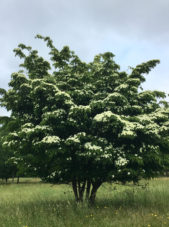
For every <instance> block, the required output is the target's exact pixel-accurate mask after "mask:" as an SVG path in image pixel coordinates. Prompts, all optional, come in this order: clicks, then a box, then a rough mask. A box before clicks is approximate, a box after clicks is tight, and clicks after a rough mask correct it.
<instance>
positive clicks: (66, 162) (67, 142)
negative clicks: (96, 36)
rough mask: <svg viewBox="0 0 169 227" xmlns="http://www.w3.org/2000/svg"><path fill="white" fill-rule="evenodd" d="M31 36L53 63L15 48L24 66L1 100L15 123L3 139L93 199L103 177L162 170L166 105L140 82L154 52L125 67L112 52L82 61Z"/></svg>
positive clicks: (46, 174) (47, 175)
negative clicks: (46, 50) (45, 48)
mask: <svg viewBox="0 0 169 227" xmlns="http://www.w3.org/2000/svg"><path fill="white" fill-rule="evenodd" d="M37 38H39V39H43V40H44V41H45V42H46V43H47V46H48V47H49V48H50V53H49V54H50V56H51V62H52V65H51V64H50V63H49V62H48V61H46V60H44V59H43V58H42V57H40V56H39V55H38V52H37V51H36V50H32V48H31V47H27V46H25V45H24V44H19V46H18V48H17V49H15V50H14V52H15V54H16V55H17V56H19V57H20V58H21V59H23V63H22V64H21V65H20V66H21V67H22V68H23V71H19V72H17V73H13V74H12V76H11V81H10V83H9V86H10V89H9V90H8V91H5V90H3V91H2V92H1V94H2V98H1V105H2V106H4V107H6V108H7V110H10V111H11V117H14V118H16V119H19V125H20V126H19V128H18V129H17V130H16V131H14V132H12V133H10V134H9V135H8V136H7V137H6V141H5V142H4V143H3V145H4V146H7V147H11V148H13V149H16V150H17V151H18V152H19V154H20V156H21V157H23V158H25V162H26V163H27V165H30V166H32V168H35V169H36V172H37V174H38V176H40V177H41V178H43V179H44V180H46V181H49V182H53V183H56V182H57V183H58V182H60V183H70V182H71V184H72V188H73V191H74V195H75V198H76V201H82V200H83V195H84V193H85V192H86V198H87V199H89V200H90V202H92V203H93V202H94V200H95V197H96V192H97V190H98V188H99V187H100V185H101V184H102V183H103V182H108V181H121V182H126V181H134V182H137V181H138V180H139V179H140V178H148V177H153V176H156V175H157V174H159V173H160V172H162V171H163V169H164V168H165V162H164V155H165V152H167V150H166V149H162V144H163V143H162V141H163V139H164V138H167V136H168V135H169V134H168V133H169V120H168V119H169V118H168V117H169V108H168V107H167V103H166V102H165V101H164V99H165V93H164V92H160V91H143V90H142V87H141V85H142V83H143V82H144V81H145V77H144V75H145V74H148V73H149V72H150V70H151V69H152V68H154V67H155V66H156V65H157V64H158V63H159V60H151V61H148V62H146V63H143V64H141V65H138V66H136V67H135V68H131V72H130V73H129V74H127V73H126V72H121V71H120V67H119V65H117V64H116V63H115V61H114V55H113V54H112V53H110V52H107V53H104V54H100V55H97V56H96V57H95V58H94V60H93V62H91V63H88V64H87V63H84V62H82V61H81V60H80V59H79V58H78V56H76V55H75V53H74V52H73V51H70V49H69V48H68V47H63V49H62V50H61V51H59V50H58V49H56V48H55V47H54V45H53V42H52V40H51V39H50V38H49V37H42V36H41V35H37ZM52 71H53V72H52ZM161 100H163V104H162V102H161ZM165 104H166V105H165ZM166 144H167V143H166ZM167 147H168V145H167Z"/></svg>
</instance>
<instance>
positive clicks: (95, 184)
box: [89, 181, 102, 205]
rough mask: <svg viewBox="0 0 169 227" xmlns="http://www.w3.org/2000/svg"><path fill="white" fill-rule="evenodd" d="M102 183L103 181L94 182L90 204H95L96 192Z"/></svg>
mask: <svg viewBox="0 0 169 227" xmlns="http://www.w3.org/2000/svg"><path fill="white" fill-rule="evenodd" d="M101 184H102V183H101V182H97V181H96V182H94V183H92V186H93V188H92V190H91V194H90V198H89V201H90V204H91V205H93V204H94V202H95V199H96V193H97V190H98V188H99V187H100V185H101Z"/></svg>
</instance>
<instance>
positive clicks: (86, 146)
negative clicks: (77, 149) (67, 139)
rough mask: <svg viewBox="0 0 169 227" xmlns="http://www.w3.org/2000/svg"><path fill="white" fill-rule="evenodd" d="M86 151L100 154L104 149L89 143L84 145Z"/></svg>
mask: <svg viewBox="0 0 169 227" xmlns="http://www.w3.org/2000/svg"><path fill="white" fill-rule="evenodd" d="M84 147H85V149H86V150H88V151H98V152H102V148H101V147H100V146H97V145H94V144H92V143H91V142H87V143H85V145H84Z"/></svg>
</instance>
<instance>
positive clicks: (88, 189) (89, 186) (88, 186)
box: [86, 180, 91, 200]
mask: <svg viewBox="0 0 169 227" xmlns="http://www.w3.org/2000/svg"><path fill="white" fill-rule="evenodd" d="M90 188H91V181H90V180H87V188H86V200H89V196H90Z"/></svg>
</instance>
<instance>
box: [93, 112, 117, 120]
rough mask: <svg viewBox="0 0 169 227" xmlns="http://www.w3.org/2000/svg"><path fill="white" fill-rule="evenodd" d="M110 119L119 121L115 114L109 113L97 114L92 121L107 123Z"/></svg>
mask: <svg viewBox="0 0 169 227" xmlns="http://www.w3.org/2000/svg"><path fill="white" fill-rule="evenodd" d="M111 117H114V118H116V119H117V120H120V119H119V118H120V117H119V116H118V115H116V114H113V113H112V112H111V111H105V112H103V113H101V114H97V115H96V116H95V117H94V120H95V121H96V122H107V121H109V119H110V118H111Z"/></svg>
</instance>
